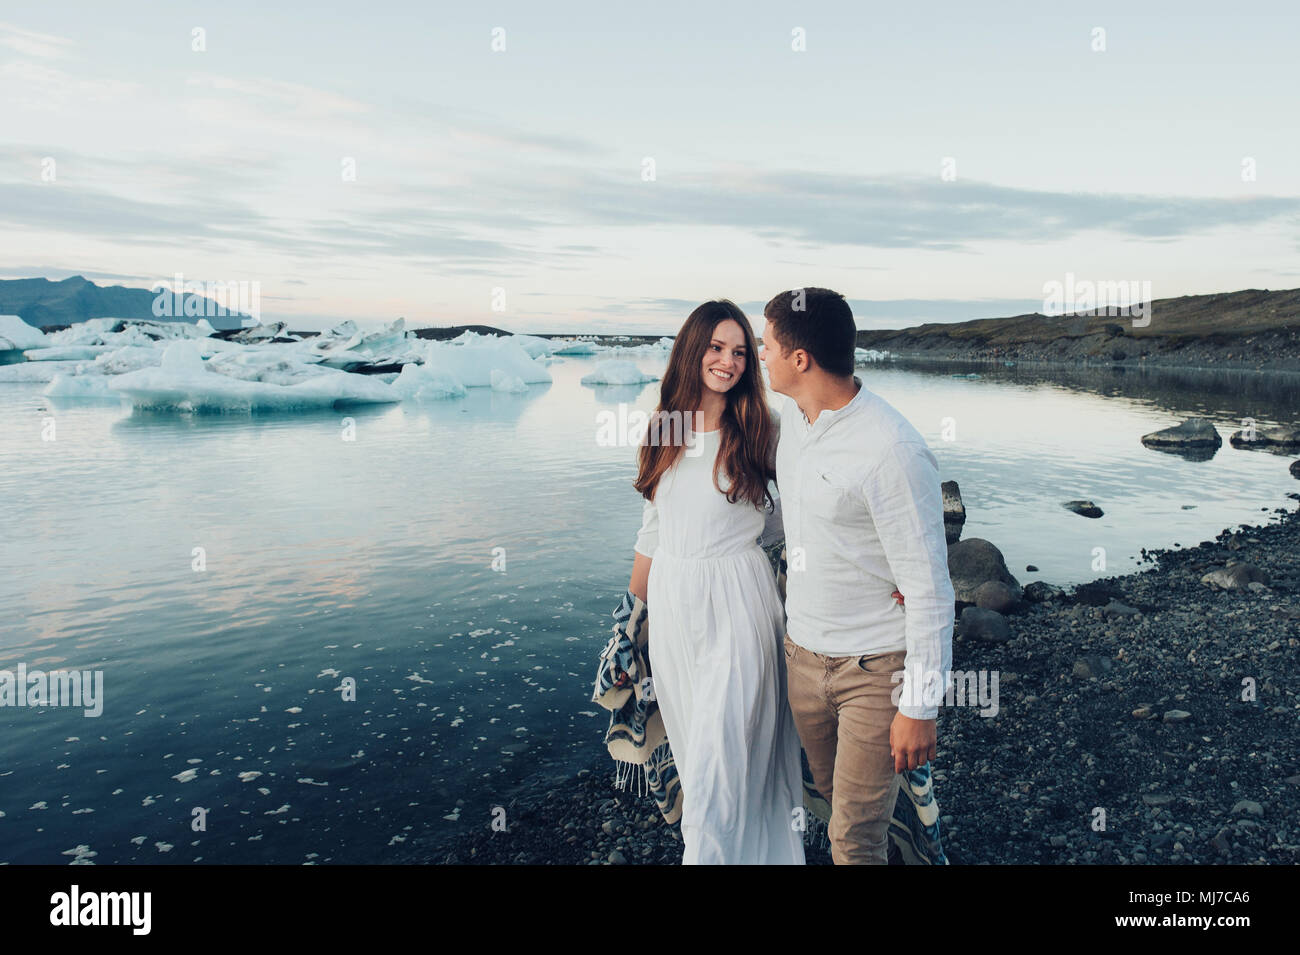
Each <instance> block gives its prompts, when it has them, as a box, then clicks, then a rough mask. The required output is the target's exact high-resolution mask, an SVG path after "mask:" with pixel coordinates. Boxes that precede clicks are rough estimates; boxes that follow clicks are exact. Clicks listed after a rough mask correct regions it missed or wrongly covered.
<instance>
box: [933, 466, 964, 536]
mask: <svg viewBox="0 0 1300 955" xmlns="http://www.w3.org/2000/svg"><path fill="white" fill-rule="evenodd" d="M939 489H940V490H941V491H942V493H943V532H944V535H945V536H946V537H947V539H948V543H949V544H955V543H957V541H958V540H960V539H961V529H962V525H963V524H965V523H966V505H964V504H963V503H962V502H961V488H959V487H958V486H957V482H956V481H944V482H943V483H942V484H941V485H939Z"/></svg>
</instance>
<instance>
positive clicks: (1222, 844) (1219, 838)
mask: <svg viewBox="0 0 1300 955" xmlns="http://www.w3.org/2000/svg"><path fill="white" fill-rule="evenodd" d="M1210 845H1212V846H1214V849H1215V851H1216V852H1218V853H1219V855H1221V856H1226V855H1227V854H1228V852H1229V851H1231V849H1232V843H1231V842H1229V841H1228V830H1227V829H1220V830H1219V834H1218V835H1216V836H1215V837H1214V838H1213V839H1211V840H1210Z"/></svg>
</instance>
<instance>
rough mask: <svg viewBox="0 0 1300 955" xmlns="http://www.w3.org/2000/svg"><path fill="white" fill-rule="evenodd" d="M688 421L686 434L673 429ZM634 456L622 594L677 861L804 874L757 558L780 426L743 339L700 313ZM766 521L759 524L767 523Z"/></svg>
mask: <svg viewBox="0 0 1300 955" xmlns="http://www.w3.org/2000/svg"><path fill="white" fill-rule="evenodd" d="M683 418H685V419H686V423H687V427H688V428H690V429H691V430H689V431H687V432H686V433H685V434H683V432H682V431H681V430H680V429H678V428H675V427H672V428H670V427H667V426H664V427H656V426H655V425H656V424H664V423H665V422H667V423H670V424H674V425H675V424H677V423H678V422H681V421H682V419H683ZM653 422H654V423H652V426H651V429H650V431H649V432H648V434H647V438H646V441H645V442H644V443H643V444H642V446H641V449H640V452H639V462H640V473H639V474H638V476H637V480H636V484H635V486H636V489H637V490H638V491H640V492H641V494H642V495H643V496H644V497H645V499H646V503H645V509H644V517H643V522H642V526H641V532H640V534H639V535H638V536H637V542H636V557H635V559H634V562H633V569H632V579H631V581H630V583H629V584H628V589H629V590H630V591H631V592H632V593H633V594H635V595H636V596H638V597H640V598H641V599H642V600H644V601H645V604H646V607H647V609H648V610H649V611H651V618H650V619H651V620H652V621H653V626H652V628H651V630H650V640H649V655H650V668H651V672H652V673H653V676H654V693H655V697H656V699H657V700H658V703H659V709H660V712H661V713H662V714H663V720H664V728H665V730H666V731H667V734H668V742H669V744H670V745H671V747H672V751H673V756H674V758H675V760H676V764H677V772H678V776H679V778H680V781H681V786H682V841H683V843H684V852H683V856H682V862H683V863H686V864H690V863H769V864H770V863H786V864H797V865H802V864H803V862H804V854H803V841H802V826H799V825H798V822H799V820H800V819H801V818H802V805H803V790H802V784H801V779H800V767H799V737H798V735H797V734H796V731H795V727H794V720H793V717H792V716H791V715H790V709H789V705H788V703H787V701H786V684H785V654H784V652H783V650H782V646H781V641H782V636H783V634H784V627H785V611H784V609H783V608H782V606H781V600H780V596H779V594H778V592H777V589H776V581H775V580H774V578H773V574H772V567H771V564H770V563H769V562H768V559H767V556H766V555H765V554H764V552H763V550H762V548H760V546H759V544H758V540H759V537H760V535H761V534H763V533H764V530H765V528H766V529H768V530H769V531H770V530H771V529H772V527H773V525H775V526H777V527H779V512H778V511H777V508H776V502H775V501H774V500H773V499H772V496H771V495H770V494H769V492H768V482H769V481H770V480H771V479H772V478H773V477H774V476H775V472H774V466H773V464H774V460H775V451H776V440H777V426H776V422H775V420H774V416H773V414H772V412H771V411H770V410H769V409H768V407H767V401H766V398H765V396H764V387H763V379H762V376H761V375H760V374H759V362H758V355H757V348H756V345H755V341H754V332H753V329H752V328H751V327H750V324H749V320H748V319H747V318H746V317H745V313H744V312H742V311H741V310H740V309H739V308H737V307H736V306H735V305H734V304H732V303H731V302H728V301H716V302H706V303H705V304H703V305H701V306H700V307H699V308H697V309H695V311H693V312H692V313H691V315H690V317H689V318H687V319H686V324H685V325H683V326H682V330H681V332H680V333H679V334H678V336H677V340H676V342H675V343H674V345H673V350H672V355H671V357H670V358H669V360H668V370H667V371H666V372H665V373H664V378H663V383H662V385H661V388H660V400H659V407H658V409H657V410H656V417H655V419H653ZM769 511H770V515H768V514H767V512H769Z"/></svg>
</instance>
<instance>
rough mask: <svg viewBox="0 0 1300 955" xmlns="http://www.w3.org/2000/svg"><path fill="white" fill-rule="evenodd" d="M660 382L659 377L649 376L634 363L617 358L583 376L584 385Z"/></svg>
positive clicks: (601, 363)
mask: <svg viewBox="0 0 1300 955" xmlns="http://www.w3.org/2000/svg"><path fill="white" fill-rule="evenodd" d="M658 380H659V376H658V375H648V374H646V373H645V372H643V371H642V370H641V369H640V368H638V367H637V366H636V365H634V364H632V362H630V361H622V360H620V359H617V358H611V359H609V360H608V361H602V362H600V363H599V364H598V365H596V367H595V368H594V369H592V371H591V373H590V374H586V375H583V376H582V383H583V384H584V385H639V384H642V383H644V382H647V381H658Z"/></svg>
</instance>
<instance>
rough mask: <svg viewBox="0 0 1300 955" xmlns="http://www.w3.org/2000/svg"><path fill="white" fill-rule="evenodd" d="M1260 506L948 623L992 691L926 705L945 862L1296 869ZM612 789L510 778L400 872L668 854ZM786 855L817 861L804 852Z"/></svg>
mask: <svg viewBox="0 0 1300 955" xmlns="http://www.w3.org/2000/svg"><path fill="white" fill-rule="evenodd" d="M1298 487H1300V485H1298ZM1261 510H1266V511H1269V522H1268V523H1265V524H1258V525H1245V524H1242V525H1237V526H1236V527H1235V528H1226V529H1224V530H1223V531H1221V532H1220V533H1219V534H1218V535H1216V536H1215V537H1214V538H1213V539H1212V540H1207V541H1202V542H1200V543H1199V544H1197V545H1195V546H1192V547H1177V546H1176V547H1174V548H1170V549H1166V550H1154V551H1149V550H1146V549H1145V548H1144V549H1143V551H1142V561H1143V563H1146V564H1149V565H1150V566H1149V567H1147V568H1144V569H1140V570H1135V571H1132V572H1130V573H1128V574H1124V575H1119V576H1114V577H1107V578H1102V579H1099V580H1095V581H1091V582H1089V583H1086V584H1082V585H1079V586H1077V587H1074V588H1072V589H1071V590H1069V591H1066V592H1064V593H1062V594H1060V595H1058V596H1056V597H1053V598H1049V599H1047V600H1045V601H1043V602H1040V603H1029V604H1025V605H1024V607H1023V609H1022V610H1021V611H1020V612H1017V613H1012V614H1009V615H1008V617H1007V621H1008V623H1009V624H1010V628H1011V634H1012V636H1011V639H1010V640H1009V641H1007V642H1005V643H991V642H985V641H982V640H978V639H976V638H975V637H974V636H973V635H972V636H963V635H962V634H961V632H960V629H959V630H958V632H957V634H955V636H954V640H953V667H954V669H963V670H987V671H989V672H990V673H992V672H996V673H998V674H999V675H1000V684H999V693H998V702H999V707H998V711H997V713H996V714H994V715H990V716H982V715H980V711H979V709H978V708H977V707H975V706H973V705H971V706H952V707H942V708H941V711H940V716H939V727H938V729H939V746H938V754H937V757H936V759H935V761H934V763H933V769H934V779H935V795H936V798H937V801H938V804H939V809H940V826H941V832H942V838H943V842H944V849H945V851H946V852H947V853H948V855H949V857H950V860H951V862H952V863H953V864H956V865H980V864H1210V863H1229V864H1295V863H1297V862H1300V731H1298V729H1297V720H1298V719H1300V698H1298V697H1297V691H1296V688H1295V686H1294V675H1295V673H1296V672H1297V671H1298V670H1300V507H1295V508H1292V509H1288V508H1286V507H1280V506H1279V507H1276V508H1272V509H1269V508H1261ZM1274 518H1276V520H1274ZM1229 560H1235V561H1239V562H1243V563H1247V564H1251V565H1253V566H1255V567H1257V568H1259V569H1260V570H1262V571H1263V572H1264V573H1265V574H1266V575H1267V576H1268V578H1269V584H1268V585H1267V587H1266V589H1265V590H1262V591H1260V590H1258V589H1251V590H1240V591H1238V590H1221V589H1218V588H1217V587H1215V586H1213V585H1211V584H1209V583H1203V582H1202V580H1201V578H1202V576H1203V575H1204V574H1206V573H1208V572H1209V571H1211V570H1213V569H1215V568H1217V567H1221V566H1223V565H1224V564H1225V563H1226V562H1227V561H1229ZM1207 621H1209V623H1210V625H1209V626H1207ZM593 643H594V636H593ZM1246 680H1249V681H1252V683H1251V684H1250V688H1253V691H1254V694H1255V699H1254V700H1244V699H1242V697H1243V696H1244V695H1248V693H1247V689H1243V687H1244V686H1245V684H1244V683H1243V681H1246ZM612 781H613V763H612V761H610V760H609V759H608V758H607V757H605V756H604V754H603V751H602V754H601V756H599V757H598V758H597V760H596V761H595V763H594V764H593V765H592V766H591V767H590V768H587V769H582V770H580V771H579V772H578V773H577V774H575V775H568V776H563V777H561V776H550V777H547V778H544V779H542V778H539V779H537V780H535V781H534V782H532V783H530V784H526V785H523V787H522V789H521V790H520V791H518V792H517V793H516V795H515V796H514V798H512V799H510V800H508V801H506V802H505V803H504V807H505V810H506V821H507V827H506V829H505V831H493V830H492V829H491V826H490V825H488V824H483V825H476V826H474V827H473V828H471V829H470V830H469V831H466V832H462V833H460V834H457V835H455V836H452V837H451V838H449V839H444V840H442V841H440V842H439V843H438V844H434V843H433V842H427V843H426V842H422V841H421V840H420V839H419V837H416V838H415V839H413V840H412V850H413V852H414V856H413V857H412V859H411V861H418V862H426V863H443V864H472V865H480V864H533V865H611V864H612V865H621V864H638V863H651V864H676V863H678V862H679V861H680V858H681V842H680V837H679V835H678V833H677V832H676V830H675V827H669V826H667V825H666V824H664V823H663V821H662V819H661V818H660V817H659V814H658V811H657V809H656V808H655V805H654V803H653V801H652V800H651V799H650V797H649V796H642V795H638V794H637V793H635V792H628V793H622V792H619V791H617V790H615V789H614V788H613V786H612ZM489 811H490V807H488V808H487V809H486V810H485V811H484V813H483V814H481V815H479V814H477V813H474V814H473V815H475V817H476V818H481V819H486V818H488V812H489ZM1102 814H1104V815H1102ZM1099 819H1104V823H1105V828H1104V829H1099V828H1097V826H1098V820H1099ZM806 852H807V856H808V863H809V864H812V865H815V864H828V863H829V856H828V854H827V852H826V850H825V847H824V845H820V844H819V845H809V846H807V847H806Z"/></svg>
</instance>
